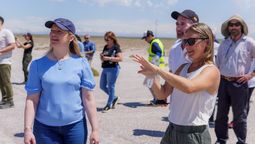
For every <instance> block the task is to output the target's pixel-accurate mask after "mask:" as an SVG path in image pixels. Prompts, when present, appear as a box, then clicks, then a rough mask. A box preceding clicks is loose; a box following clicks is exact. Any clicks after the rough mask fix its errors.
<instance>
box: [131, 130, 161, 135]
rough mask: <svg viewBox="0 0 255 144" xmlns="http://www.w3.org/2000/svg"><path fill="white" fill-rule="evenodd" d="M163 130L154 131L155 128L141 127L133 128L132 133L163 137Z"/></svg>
mask: <svg viewBox="0 0 255 144" xmlns="http://www.w3.org/2000/svg"><path fill="white" fill-rule="evenodd" d="M164 133H165V132H162V131H155V130H143V129H134V130H133V135H134V136H142V135H146V136H151V137H163V136H164Z"/></svg>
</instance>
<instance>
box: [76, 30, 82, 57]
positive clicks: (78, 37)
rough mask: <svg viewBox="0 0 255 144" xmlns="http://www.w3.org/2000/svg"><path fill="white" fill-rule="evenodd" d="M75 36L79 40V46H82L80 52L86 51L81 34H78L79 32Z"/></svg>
mask: <svg viewBox="0 0 255 144" xmlns="http://www.w3.org/2000/svg"><path fill="white" fill-rule="evenodd" d="M75 37H76V39H77V40H78V46H79V48H80V53H83V52H84V45H83V43H82V42H81V37H80V36H79V35H77V34H75Z"/></svg>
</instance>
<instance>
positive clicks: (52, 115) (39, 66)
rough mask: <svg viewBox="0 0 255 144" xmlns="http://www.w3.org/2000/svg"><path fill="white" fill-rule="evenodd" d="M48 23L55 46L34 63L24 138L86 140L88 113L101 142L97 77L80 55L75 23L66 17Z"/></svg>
mask: <svg viewBox="0 0 255 144" xmlns="http://www.w3.org/2000/svg"><path fill="white" fill-rule="evenodd" d="M45 26H46V27H47V28H50V29H51V32H50V48H51V49H50V51H49V52H48V53H47V55H45V56H43V57H42V58H39V59H37V60H34V61H33V62H32V64H31V66H30V71H29V78H28V81H27V84H26V86H25V88H26V91H27V100H26V108H25V124H24V142H25V143H26V144H31V143H34V142H35V141H36V143H37V144H53V143H56V142H57V143H58V144H64V143H70V144H82V143H86V140H87V124H86V118H85V115H86V114H87V116H88V119H89V121H90V124H91V127H92V132H91V135H90V143H93V144H98V143H99V140H98V139H99V138H98V123H97V117H96V105H95V100H94V96H93V89H94V87H95V81H94V78H93V74H92V72H91V69H90V66H89V64H88V61H87V60H86V59H84V58H82V57H81V55H80V51H79V47H78V44H77V39H76V38H75V35H74V34H75V26H74V24H73V23H72V22H71V21H70V20H68V19H64V18H58V19H56V20H54V21H47V22H46V23H45ZM32 125H34V126H33V131H32Z"/></svg>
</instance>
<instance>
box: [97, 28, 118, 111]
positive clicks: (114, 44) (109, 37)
mask: <svg viewBox="0 0 255 144" xmlns="http://www.w3.org/2000/svg"><path fill="white" fill-rule="evenodd" d="M104 40H105V42H106V45H105V46H104V49H103V51H102V53H101V54H100V58H101V61H102V68H103V71H102V73H101V77H100V88H101V89H102V90H103V91H104V92H105V93H106V94H107V95H108V100H107V104H106V106H105V107H104V108H103V110H104V111H108V110H109V109H111V108H115V104H116V103H117V100H118V97H117V96H116V95H115V84H116V81H117V78H118V75H119V71H120V66H119V62H121V61H122V59H123V56H122V51H121V49H120V45H119V43H118V40H117V37H116V35H115V34H114V33H113V32H112V31H108V32H106V33H105V35H104Z"/></svg>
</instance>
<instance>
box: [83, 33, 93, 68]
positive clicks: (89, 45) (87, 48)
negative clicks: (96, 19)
mask: <svg viewBox="0 0 255 144" xmlns="http://www.w3.org/2000/svg"><path fill="white" fill-rule="evenodd" d="M83 45H84V53H85V57H86V58H87V60H88V61H89V63H90V65H91V62H92V59H93V56H94V53H95V52H96V44H95V43H94V42H92V41H90V35H89V34H86V35H85V36H84V42H83Z"/></svg>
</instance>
